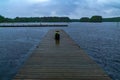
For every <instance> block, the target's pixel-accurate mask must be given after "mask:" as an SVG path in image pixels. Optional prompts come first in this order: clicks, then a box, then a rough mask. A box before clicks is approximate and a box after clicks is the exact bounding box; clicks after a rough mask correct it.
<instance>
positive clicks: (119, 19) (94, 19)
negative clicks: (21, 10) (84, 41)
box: [0, 15, 120, 23]
mask: <svg viewBox="0 0 120 80" xmlns="http://www.w3.org/2000/svg"><path fill="white" fill-rule="evenodd" d="M4 22H120V17H113V18H102V16H98V15H97V16H96V15H95V16H92V17H91V18H89V17H82V18H80V19H70V18H69V17H16V18H6V17H4V16H2V15H0V23H4Z"/></svg>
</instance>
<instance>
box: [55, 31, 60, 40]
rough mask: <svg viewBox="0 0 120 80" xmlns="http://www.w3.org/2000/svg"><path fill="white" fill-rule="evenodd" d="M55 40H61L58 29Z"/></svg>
mask: <svg viewBox="0 0 120 80" xmlns="http://www.w3.org/2000/svg"><path fill="white" fill-rule="evenodd" d="M55 40H60V34H59V31H56V32H55Z"/></svg>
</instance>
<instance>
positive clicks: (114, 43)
mask: <svg viewBox="0 0 120 80" xmlns="http://www.w3.org/2000/svg"><path fill="white" fill-rule="evenodd" d="M49 29H54V28H47V27H45V28H0V80H11V79H12V77H13V76H14V75H15V74H16V72H17V70H18V69H19V68H20V67H21V65H22V64H23V62H24V61H25V60H26V58H27V57H29V55H30V54H31V52H32V50H34V48H35V46H36V45H37V44H38V43H39V42H40V40H41V39H42V37H44V35H45V34H46V33H47V31H48V30H49ZM60 29H64V30H65V31H66V32H67V33H68V34H69V35H70V36H71V38H72V39H73V40H75V42H76V43H77V44H78V45H80V47H81V48H83V49H84V50H85V51H86V53H87V54H89V55H90V56H91V58H92V59H94V60H95V61H96V62H97V63H98V64H99V65H100V66H101V67H102V68H103V69H104V70H105V71H106V72H107V74H108V75H109V76H110V77H111V78H112V79H113V80H120V25H119V24H118V23H69V27H67V28H60Z"/></svg>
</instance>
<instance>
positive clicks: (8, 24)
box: [0, 23, 68, 27]
mask: <svg viewBox="0 0 120 80" xmlns="http://www.w3.org/2000/svg"><path fill="white" fill-rule="evenodd" d="M0 27H68V24H35V23H34V24H30V23H28V24H27V23H3V24H0Z"/></svg>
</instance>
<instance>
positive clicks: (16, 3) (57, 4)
mask: <svg viewBox="0 0 120 80" xmlns="http://www.w3.org/2000/svg"><path fill="white" fill-rule="evenodd" d="M0 15H2V16H5V17H9V18H15V17H43V16H46V17H47V16H59V17H62V16H63V17H64V16H66V17H70V18H73V19H79V18H81V17H89V18H90V17H92V16H93V15H101V16H103V17H120V0H0Z"/></svg>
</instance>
